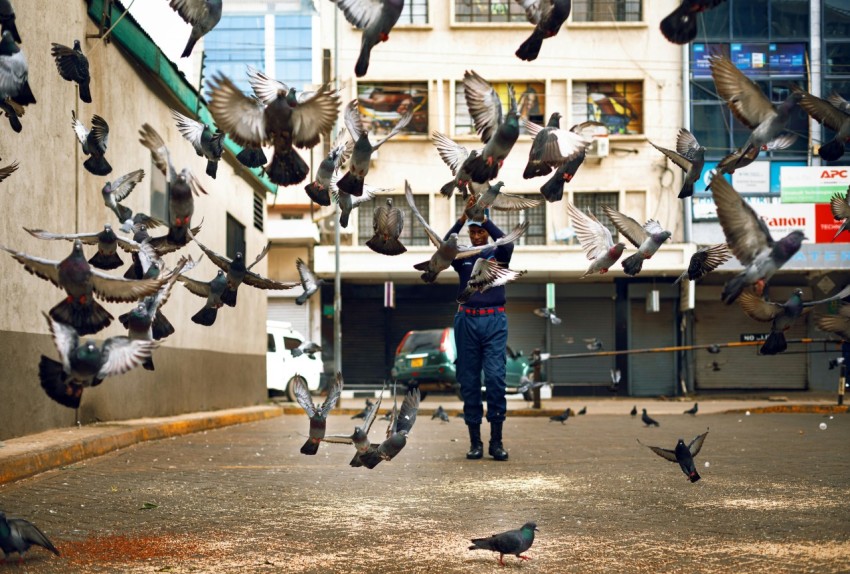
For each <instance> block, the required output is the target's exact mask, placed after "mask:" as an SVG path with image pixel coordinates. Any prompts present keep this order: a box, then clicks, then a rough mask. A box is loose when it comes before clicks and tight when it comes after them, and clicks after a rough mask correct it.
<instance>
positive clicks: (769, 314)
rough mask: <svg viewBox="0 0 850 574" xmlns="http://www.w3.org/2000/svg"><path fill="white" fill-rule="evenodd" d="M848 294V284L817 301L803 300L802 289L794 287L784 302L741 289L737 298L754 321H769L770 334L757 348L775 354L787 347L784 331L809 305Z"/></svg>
mask: <svg viewBox="0 0 850 574" xmlns="http://www.w3.org/2000/svg"><path fill="white" fill-rule="evenodd" d="M847 296H850V286H847V287H845V288H844V289H842V290H841V291H839V292H838V293H836V294H835V295H833V296H831V297H827V298H826V299H820V300H818V301H803V291H802V290H801V289H794V292H793V293H792V294H791V297H789V298H788V300H787V301H786V302H785V303H774V302H772V301H767V300H765V299H762V298H761V297H759V296H758V295H756V294H755V293H753V292H751V291H743V292H742V293H741V295H740V297H739V298H738V303H739V304H740V305H741V309H743V310H744V313H746V314H747V316H748V317H750V318H751V319H755V320H756V321H764V322H767V321H771V325H770V334H769V335H768V336H767V339H766V340H765V341H764V343H763V344H762V346H761V348H760V349H759V353H761V354H762V355H776V354H778V353H781V352H783V351H785V349H787V348H788V343H787V342H786V341H785V331H787V330H788V329H790V328H791V327H792V326H794V323H795V322H796V320H797V319H798V318H799V317H800V315H802V314H803V313H804V312H805V311H807V310H808V308H809V307H814V306H815V305H820V304H821V303H828V302H829V301H835V300H836V299H843V298H845V297H847Z"/></svg>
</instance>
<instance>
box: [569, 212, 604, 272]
mask: <svg viewBox="0 0 850 574" xmlns="http://www.w3.org/2000/svg"><path fill="white" fill-rule="evenodd" d="M567 212H568V213H569V214H570V217H571V218H572V220H573V229H575V231H576V237H578V241H579V243H580V244H581V248H582V249H583V250H584V252H585V254H586V255H587V258H588V259H590V260H591V261H592V260H594V259H597V258H599V257H601V256H603V255H605V254H606V253H607V252H608V250H609V249H610V248H611V247H613V246H614V239H613V238H612V237H611V232H610V231H609V230H608V228H607V227H605V226H604V225H602V224H601V223H600V222H599V220H598V219H596V217H595V216H594V215H593V214H591V213H588V214H585V213H584V212H582V211H580V210H579V209H578V208H577V207H576V206H574V205H573V204H572V203H567Z"/></svg>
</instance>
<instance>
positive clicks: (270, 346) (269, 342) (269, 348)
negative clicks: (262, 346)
mask: <svg viewBox="0 0 850 574" xmlns="http://www.w3.org/2000/svg"><path fill="white" fill-rule="evenodd" d="M266 337H267V338H266V353H274V352H275V351H277V345H275V342H274V334H272V333H266Z"/></svg>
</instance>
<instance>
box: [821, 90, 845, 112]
mask: <svg viewBox="0 0 850 574" xmlns="http://www.w3.org/2000/svg"><path fill="white" fill-rule="evenodd" d="M826 101H827V102H829V103H830V104H832V105H833V106H835V107H836V108H838V109H839V110H841V111H842V112H844V113H845V114H850V102H848V101H847V100H845V99H844V98H842V97H841V95H840V94H838V93H837V92H832V93H830V94H829V95H828V96H827V97H826Z"/></svg>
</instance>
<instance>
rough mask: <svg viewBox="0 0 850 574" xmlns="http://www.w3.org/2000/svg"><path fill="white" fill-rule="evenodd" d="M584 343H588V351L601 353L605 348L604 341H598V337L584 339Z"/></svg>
mask: <svg viewBox="0 0 850 574" xmlns="http://www.w3.org/2000/svg"><path fill="white" fill-rule="evenodd" d="M582 341H584V342H585V343H586V345H585V347H586V348H587V350H588V351H601V350H602V349H603V348H604V345H603V344H602V341H601V340H599V339H597V338H596V337H591V338H589V339H582Z"/></svg>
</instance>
